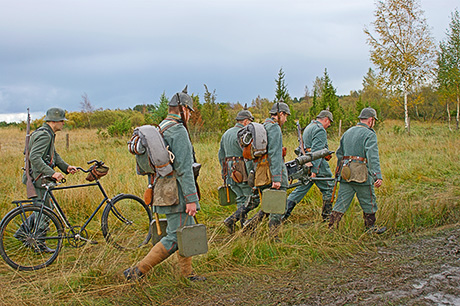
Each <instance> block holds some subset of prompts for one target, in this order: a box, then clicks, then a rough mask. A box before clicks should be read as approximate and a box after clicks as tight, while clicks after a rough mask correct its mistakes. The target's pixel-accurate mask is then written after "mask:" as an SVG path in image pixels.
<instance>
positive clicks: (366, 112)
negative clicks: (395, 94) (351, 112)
mask: <svg viewBox="0 0 460 306" xmlns="http://www.w3.org/2000/svg"><path fill="white" fill-rule="evenodd" d="M371 117H374V118H375V120H379V119H378V118H377V112H376V111H375V109H373V108H372V107H366V108H363V110H362V111H361V114H359V117H358V118H359V119H367V118H371Z"/></svg>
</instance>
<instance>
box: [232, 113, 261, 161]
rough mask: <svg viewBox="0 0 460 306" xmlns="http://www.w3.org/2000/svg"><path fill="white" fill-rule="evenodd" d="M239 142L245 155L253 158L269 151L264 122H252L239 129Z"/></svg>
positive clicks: (248, 158)
mask: <svg viewBox="0 0 460 306" xmlns="http://www.w3.org/2000/svg"><path fill="white" fill-rule="evenodd" d="M238 142H239V144H240V146H241V148H243V157H244V158H245V159H247V160H253V159H255V158H258V157H260V156H262V155H264V154H265V153H267V143H268V142H267V131H266V130H265V127H264V126H263V124H260V123H256V122H251V123H249V124H248V125H246V126H245V127H244V128H242V129H241V130H239V131H238Z"/></svg>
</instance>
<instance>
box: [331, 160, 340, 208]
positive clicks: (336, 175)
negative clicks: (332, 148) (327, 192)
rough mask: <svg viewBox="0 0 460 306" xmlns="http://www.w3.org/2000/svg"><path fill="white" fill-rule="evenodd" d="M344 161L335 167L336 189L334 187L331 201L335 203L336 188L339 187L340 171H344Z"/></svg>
mask: <svg viewBox="0 0 460 306" xmlns="http://www.w3.org/2000/svg"><path fill="white" fill-rule="evenodd" d="M342 166H343V162H342V161H341V162H340V163H339V164H338V165H337V167H336V168H335V175H334V189H332V198H331V203H334V199H335V190H336V189H337V183H338V182H339V176H340V172H341V171H342Z"/></svg>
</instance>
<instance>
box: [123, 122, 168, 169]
mask: <svg viewBox="0 0 460 306" xmlns="http://www.w3.org/2000/svg"><path fill="white" fill-rule="evenodd" d="M128 150H129V152H130V153H131V154H134V155H135V156H136V171H137V174H139V175H149V174H154V175H155V174H158V175H159V176H162V177H165V176H167V175H168V174H170V173H171V172H172V171H173V167H172V161H173V160H174V155H173V154H172V152H171V151H169V150H168V148H167V147H166V146H165V143H164V140H163V135H162V133H161V132H160V130H159V129H158V128H157V127H155V126H152V125H143V126H140V127H137V128H136V129H134V132H133V136H132V137H131V139H130V140H129V141H128Z"/></svg>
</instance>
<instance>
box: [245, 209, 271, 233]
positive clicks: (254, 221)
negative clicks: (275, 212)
mask: <svg viewBox="0 0 460 306" xmlns="http://www.w3.org/2000/svg"><path fill="white" fill-rule="evenodd" d="M266 216H268V214H266V213H264V212H263V211H262V210H259V212H258V213H257V214H255V215H254V217H252V218H251V219H249V220H248V221H246V223H245V224H244V228H243V232H244V233H247V232H253V231H254V230H255V229H256V228H257V226H258V225H259V223H260V222H262V220H263V219H264V218H265V217H266Z"/></svg>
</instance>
